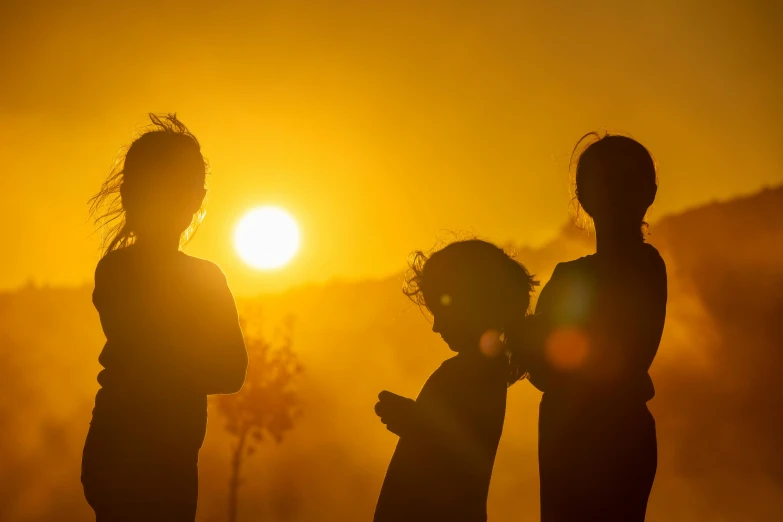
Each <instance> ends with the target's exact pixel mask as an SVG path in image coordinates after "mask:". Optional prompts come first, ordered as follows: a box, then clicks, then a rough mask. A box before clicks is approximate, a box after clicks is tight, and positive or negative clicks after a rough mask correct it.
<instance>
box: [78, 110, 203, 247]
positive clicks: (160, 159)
mask: <svg viewBox="0 0 783 522" xmlns="http://www.w3.org/2000/svg"><path fill="white" fill-rule="evenodd" d="M149 118H150V120H151V121H152V123H151V124H150V125H149V126H148V127H146V128H145V129H144V130H143V131H142V132H141V134H140V135H139V137H138V138H136V139H135V140H134V141H133V142H132V143H131V144H130V146H129V147H127V149H125V150H123V151H121V152H120V154H119V155H118V157H117V159H116V160H115V163H114V167H113V168H112V170H111V172H110V173H109V176H108V177H107V178H106V180H105V181H104V182H103V185H101V189H100V190H99V191H98V193H97V194H95V195H94V196H93V197H92V198H90V201H89V205H90V217H91V218H92V219H93V220H94V222H95V225H96V228H99V229H101V230H102V232H103V238H102V245H101V246H102V248H103V251H104V255H105V254H107V253H109V252H111V251H112V250H117V249H120V248H124V247H127V246H130V245H131V244H133V242H134V241H135V240H136V237H137V234H138V230H137V229H136V228H135V225H134V221H135V220H136V219H138V218H137V217H136V216H137V215H138V214H139V213H140V212H143V210H144V207H145V203H146V202H147V200H148V198H149V196H150V195H151V194H154V193H156V192H157V193H162V194H165V196H172V195H174V197H180V195H181V198H182V199H185V198H189V199H188V201H192V202H195V205H200V208H198V210H197V212H196V213H195V214H194V216H193V218H192V220H191V222H190V225H189V226H188V227H187V228H186V230H184V231H183V232H184V233H183V234H181V237H180V242H181V244H184V243H187V241H189V240H190V239H191V238H192V237H193V235H194V234H195V233H196V230H197V229H198V227H199V225H200V224H201V221H202V220H203V218H204V213H205V211H204V205H203V203H204V196H205V194H206V176H207V173H208V170H209V166H208V163H207V161H206V160H205V159H204V157H203V156H202V154H201V147H200V145H199V142H198V140H197V139H196V137H195V136H194V135H193V134H192V133H191V132H190V131H189V130H188V128H187V127H186V126H185V124H184V123H182V122H181V121H180V120H179V119H177V115H176V114H166V115H162V116H158V115H156V114H152V113H150V114H149Z"/></svg>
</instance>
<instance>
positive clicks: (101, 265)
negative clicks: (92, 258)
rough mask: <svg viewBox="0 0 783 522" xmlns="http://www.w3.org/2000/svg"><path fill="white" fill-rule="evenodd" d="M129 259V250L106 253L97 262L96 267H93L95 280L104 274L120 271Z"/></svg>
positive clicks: (121, 249) (120, 249)
mask: <svg viewBox="0 0 783 522" xmlns="http://www.w3.org/2000/svg"><path fill="white" fill-rule="evenodd" d="M130 257H131V252H130V251H129V248H119V249H117V250H112V251H111V252H107V253H106V254H104V256H103V257H102V258H101V259H100V261H98V265H97V266H96V267H95V278H96V279H98V278H100V277H101V276H102V275H104V274H109V273H112V272H115V271H117V270H120V269H122V267H124V266H125V265H126V264H127V263H128V260H129V259H130Z"/></svg>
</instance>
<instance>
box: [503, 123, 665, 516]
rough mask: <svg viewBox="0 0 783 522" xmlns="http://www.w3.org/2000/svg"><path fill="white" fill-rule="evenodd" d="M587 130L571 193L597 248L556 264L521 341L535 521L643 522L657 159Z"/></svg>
mask: <svg viewBox="0 0 783 522" xmlns="http://www.w3.org/2000/svg"><path fill="white" fill-rule="evenodd" d="M586 138H592V142H590V143H589V145H588V146H587V147H586V148H584V150H583V151H582V153H581V154H580V155H579V156H578V161H577V163H576V180H575V181H576V199H577V202H578V205H579V206H580V209H583V210H584V212H585V213H586V214H587V216H589V217H590V218H592V221H593V223H594V225H595V236H596V253H595V254H593V255H589V256H587V257H583V258H581V259H577V260H575V261H570V262H566V263H560V264H558V265H557V266H556V267H555V271H554V273H553V274H552V278H551V279H550V281H549V282H548V283H547V284H546V285H545V286H544V288H543V289H542V291H541V294H540V296H539V299H538V303H537V305H536V315H535V316H531V317H529V318H528V319H526V321H525V323H527V324H526V326H527V328H526V330H527V333H528V336H529V337H528V342H527V343H523V345H522V359H523V361H524V362H523V368H524V369H525V370H527V371H528V372H529V378H530V381H531V382H532V383H533V384H534V385H535V386H536V387H537V388H539V389H540V390H542V391H543V392H544V395H543V398H542V400H541V407H540V416H539V468H540V474H541V520H542V522H575V521H594V520H601V521H607V522H608V521H623V522H641V521H643V520H644V517H645V511H646V508H647V500H648V497H649V494H650V490H651V488H652V484H653V480H654V478H655V471H656V466H657V442H656V434H655V422H654V420H653V417H652V415H651V414H650V412H649V410H648V409H647V404H646V403H647V401H649V400H650V399H651V398H652V397H653V395H654V393H655V392H654V389H653V384H652V381H651V379H650V376H649V374H648V370H649V368H650V364H651V363H652V361H653V358H654V357H655V354H656V352H657V350H658V344H659V342H660V340H661V334H662V332H663V324H664V319H665V317H666V296H667V290H666V266H665V265H664V262H663V260H662V259H661V257H660V255H659V254H658V252H657V250H656V249H655V248H654V247H652V246H651V245H649V244H647V243H645V241H644V230H645V227H646V223H645V222H644V219H645V215H646V213H647V210H648V208H649V207H650V205H652V203H653V200H654V199H655V194H656V192H657V179H656V171H655V164H654V162H653V159H652V157H651V156H650V153H649V152H648V151H647V149H646V148H645V147H644V146H642V145H641V144H640V143H638V142H637V141H635V140H633V139H631V138H628V137H625V136H617V135H605V136H599V135H597V134H595V133H591V134H589V135H587V136H586V137H585V138H583V139H582V140H580V144H581V143H584V140H585V139H586ZM580 144H577V148H576V149H575V150H574V154H576V151H577V149H578V148H579V147H580ZM519 373H522V372H521V371H518V372H517V374H519Z"/></svg>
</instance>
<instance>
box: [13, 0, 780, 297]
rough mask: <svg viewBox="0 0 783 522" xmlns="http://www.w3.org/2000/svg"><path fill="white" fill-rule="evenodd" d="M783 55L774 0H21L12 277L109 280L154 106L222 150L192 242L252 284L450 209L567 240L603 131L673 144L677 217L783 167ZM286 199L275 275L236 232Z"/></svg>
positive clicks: (318, 267)
mask: <svg viewBox="0 0 783 522" xmlns="http://www.w3.org/2000/svg"><path fill="white" fill-rule="evenodd" d="M629 4H631V5H629ZM781 53H783V7H781V4H779V3H777V2H772V1H764V0H756V1H748V2H744V3H741V2H724V1H690V0H688V1H682V0H680V1H678V0H672V1H645V2H627V1H625V0H613V1H602V0H596V1H592V2H577V1H569V0H560V1H550V2H534V1H521V0H520V1H517V2H511V1H505V2H501V1H495V2H489V1H481V2H480V1H456V0H454V1H402V0H400V1H391V0H387V1H361V2H360V1H350V2H349V1H338V0H333V1H330V2H313V1H311V2H294V1H279V2H263V1H262V2H259V1H255V2H229V1H223V2H216V1H208V2H207V1H194V0H188V1H181V0H180V1H165V0H156V1H147V0H135V1H132V2H119V1H118V2H113V1H111V2H107V1H95V2H76V1H74V2H60V1H54V2H36V1H20V2H13V1H11V2H9V1H7V0H6V1H4V2H3V3H2V7H0V154H1V156H0V157H2V174H0V245H2V252H3V256H2V258H0V288H8V287H14V286H18V285H20V284H23V283H24V282H25V281H26V280H28V279H33V280H34V281H36V282H38V283H51V284H80V283H83V282H87V281H89V280H90V279H91V277H92V270H93V268H94V265H95V262H96V261H97V236H90V233H91V226H90V224H89V223H87V221H86V219H87V207H86V204H85V203H86V201H87V199H88V198H89V197H90V195H91V194H92V193H93V192H95V191H96V190H97V189H98V187H99V185H100V183H101V181H102V179H103V178H104V177H105V176H106V174H107V173H108V170H109V167H110V165H111V162H112V159H113V157H114V154H115V153H116V151H117V149H118V148H119V147H121V146H122V145H125V144H127V143H129V141H130V138H131V133H132V131H133V129H134V128H136V127H138V125H139V124H143V123H144V122H145V118H146V113H147V112H149V111H154V112H167V111H171V112H174V111H176V112H177V113H178V115H179V116H180V118H181V119H182V120H183V121H184V122H185V123H186V124H187V125H188V126H189V127H190V128H191V130H192V131H193V132H194V133H195V134H196V135H197V137H198V138H199V140H200V141H201V143H202V145H203V150H204V153H205V154H206V156H207V157H208V159H209V160H210V164H211V167H212V172H213V175H212V178H211V180H210V185H211V193H210V196H209V197H210V201H209V206H208V214H207V218H206V221H205V223H204V225H203V227H202V229H201V231H200V232H199V234H198V235H197V236H196V238H195V239H194V240H193V242H192V243H191V245H190V246H189V247H188V252H189V253H191V254H194V255H198V256H201V257H206V258H209V259H212V260H214V261H216V262H217V263H218V264H220V265H221V266H222V267H223V269H224V270H225V272H226V273H227V275H228V277H229V281H230V282H231V284H232V286H233V287H234V289H235V291H236V292H237V293H240V294H248V293H254V292H261V291H270V290H272V291H273V290H280V289H283V288H286V287H289V286H291V285H297V284H302V283H306V282H310V281H321V280H325V279H329V278H332V277H347V278H361V277H369V276H381V275H386V274H390V273H392V272H394V271H396V270H398V269H400V268H401V267H402V266H403V264H404V262H405V259H406V255H407V254H408V252H410V251H411V250H412V249H414V248H422V247H423V248H427V247H430V246H431V245H432V244H433V241H434V239H435V238H436V237H437V236H438V235H439V234H440V235H442V231H443V230H458V231H465V230H473V231H475V232H477V233H479V234H480V235H482V236H483V237H487V238H489V239H494V240H497V241H501V242H504V241H508V240H513V241H516V242H518V243H529V244H538V243H541V242H543V241H546V240H547V239H548V238H550V237H552V236H553V235H554V234H556V233H557V231H558V229H559V228H560V226H561V225H562V224H563V223H564V221H565V220H566V208H567V203H568V175H567V168H566V167H567V161H568V154H569V152H570V150H571V148H572V147H573V145H574V143H575V142H576V140H577V139H578V138H579V137H580V136H581V135H582V134H584V133H585V132H587V131H590V130H594V129H601V128H606V129H609V130H617V131H625V132H629V133H631V134H632V135H633V136H635V137H637V138H638V139H640V140H641V141H642V142H643V143H645V144H646V145H647V146H648V147H649V148H650V149H651V151H652V152H653V154H654V155H655V156H656V159H657V160H658V162H659V164H660V177H661V188H660V191H659V198H658V201H657V203H656V207H655V214H654V216H653V219H654V217H655V216H656V215H657V216H660V215H662V214H666V213H669V212H675V211H678V210H682V209H684V208H687V207H690V206H693V205H697V204H701V203H704V202H707V201H710V200H713V199H716V198H727V197H730V196H732V195H735V194H738V193H747V192H751V191H754V190H756V189H758V188H760V187H762V186H764V185H770V184H776V183H780V182H783V160H782V159H781V152H780V151H781V144H782V143H783V123H781V122H783V101H782V100H783V93H781V89H780V85H783V64H781V60H780V58H779V57H780V55H781ZM265 203H271V204H276V205H280V206H283V207H285V208H287V209H288V210H289V211H290V212H291V213H292V214H293V215H294V216H296V218H297V219H298V220H299V222H300V226H301V228H302V235H303V237H302V250H301V251H300V253H299V255H298V257H297V258H296V259H295V261H294V262H293V263H292V264H291V265H290V266H289V267H287V268H286V269H284V270H282V271H280V272H274V273H266V274H265V273H261V272H255V271H252V270H251V269H249V268H247V267H245V266H244V264H243V263H242V262H241V261H240V260H239V259H238V257H237V255H236V253H235V252H234V249H233V247H232V244H231V243H232V234H233V230H234V227H235V225H236V222H237V220H238V219H239V218H240V217H241V215H242V214H243V213H244V212H245V211H246V210H248V209H250V208H252V207H253V206H256V205H260V204H265ZM653 233H654V228H653ZM523 261H524V260H523Z"/></svg>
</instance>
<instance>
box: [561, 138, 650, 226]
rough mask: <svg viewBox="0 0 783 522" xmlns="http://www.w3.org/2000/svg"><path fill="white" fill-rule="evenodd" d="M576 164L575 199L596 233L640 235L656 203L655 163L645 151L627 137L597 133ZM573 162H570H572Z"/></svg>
mask: <svg viewBox="0 0 783 522" xmlns="http://www.w3.org/2000/svg"><path fill="white" fill-rule="evenodd" d="M586 138H593V139H594V141H592V142H591V143H590V144H589V145H588V146H587V147H586V148H585V149H584V150H583V151H582V153H581V154H580V155H579V159H578V160H577V164H576V176H575V177H576V179H575V181H576V198H577V200H578V202H579V205H580V206H581V208H582V209H584V211H585V212H586V213H587V214H588V215H589V216H590V217H591V218H592V219H593V222H594V223H595V227H596V230H600V229H604V230H606V231H607V233H608V234H611V233H618V234H625V233H633V234H639V235H641V234H642V230H643V227H644V226H645V222H644V217H645V215H646V213H647V209H648V208H649V207H650V205H652V203H653V200H654V199H655V193H656V192H657V190H658V183H657V179H656V173H655V162H654V161H653V158H652V156H651V155H650V153H649V152H648V151H647V149H646V148H645V147H644V146H643V145H642V144H641V143H639V142H638V141H636V140H634V139H632V138H629V137H627V136H618V135H611V134H606V135H604V136H600V135H599V134H597V133H590V134H587V135H585V136H584V137H583V138H582V139H581V140H579V143H577V146H576V148H575V149H574V153H576V150H577V149H578V148H579V147H580V145H581V144H582V143H583V142H584V141H585V139H586ZM572 160H573V158H572Z"/></svg>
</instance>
